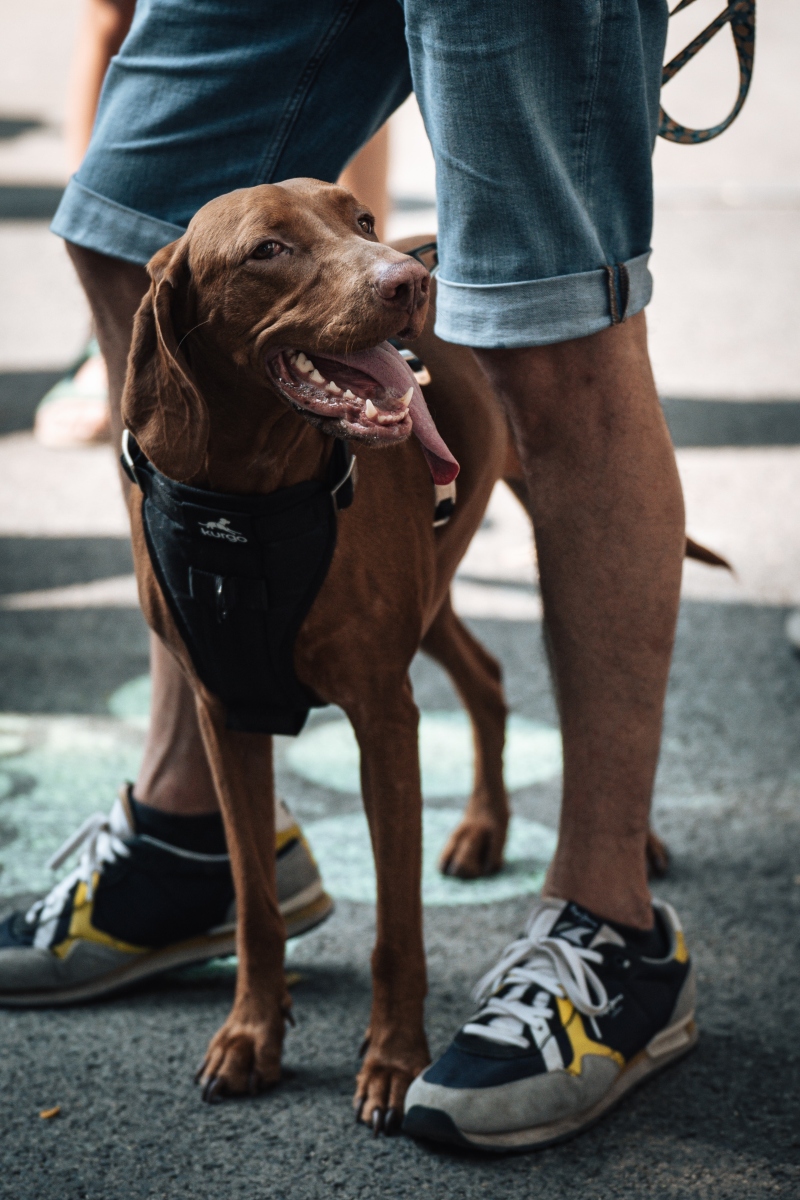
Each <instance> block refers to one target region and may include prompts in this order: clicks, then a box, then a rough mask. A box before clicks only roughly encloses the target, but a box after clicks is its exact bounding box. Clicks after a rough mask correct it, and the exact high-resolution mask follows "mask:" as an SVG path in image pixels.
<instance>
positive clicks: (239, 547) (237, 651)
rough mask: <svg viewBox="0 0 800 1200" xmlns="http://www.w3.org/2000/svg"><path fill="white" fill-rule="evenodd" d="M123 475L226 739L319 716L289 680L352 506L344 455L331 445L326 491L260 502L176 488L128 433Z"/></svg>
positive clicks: (295, 490)
mask: <svg viewBox="0 0 800 1200" xmlns="http://www.w3.org/2000/svg"><path fill="white" fill-rule="evenodd" d="M122 465H123V467H124V468H125V471H126V472H127V474H128V475H129V476H130V478H131V480H132V481H133V482H134V483H135V484H137V485H138V487H140V488H141V490H142V493H143V501H142V521H143V524H144V532H145V537H146V539H147V548H148V550H149V552H150V561H151V562H152V564H153V570H154V571H155V573H156V577H157V579H158V582H159V584H160V585H161V589H162V591H163V593H164V596H165V598H166V600H167V603H168V604H169V607H170V610H171V612H172V616H173V618H174V620H175V624H176V625H177V627H178V630H179V632H180V634H181V637H182V638H183V640H184V642H185V644H186V648H187V650H188V651H189V654H190V656H191V659H192V662H193V663H194V667H195V670H196V671H197V674H198V675H199V677H200V679H201V680H202V681H203V683H204V684H205V686H206V687H207V688H208V689H209V691H210V692H212V693H213V694H214V695H215V696H218V697H219V699H220V700H221V701H222V702H223V704H224V705H225V707H226V709H227V726H228V728H229V729H241V730H247V731H249V732H252V733H284V734H297V733H299V732H300V730H301V729H302V728H303V725H304V724H305V721H306V718H307V717H308V712H309V709H311V708H317V707H321V706H323V705H324V704H325V701H324V700H320V698H319V697H318V696H317V695H315V693H314V692H313V691H311V689H310V688H307V687H305V686H304V685H303V684H302V683H301V682H300V680H299V679H298V678H297V676H296V674H295V670H294V645H295V640H296V638H297V634H298V632H299V630H300V626H301V625H302V623H303V621H304V620H305V617H306V615H307V614H308V611H309V609H310V608H311V605H312V604H313V602H314V600H315V599H316V596H317V594H318V592H319V590H320V588H321V587H322V584H323V582H324V580H325V576H326V575H327V573H328V568H329V567H330V564H331V559H332V558H333V551H334V548H335V546H336V525H337V521H336V512H337V509H340V508H347V507H348V505H350V504H351V503H352V500H353V467H354V465H355V459H354V458H353V452H352V450H351V449H350V446H349V444H348V443H347V442H345V441H340V440H338V439H337V440H336V441H335V442H334V447H333V453H332V454H331V459H330V464H329V466H328V471H327V476H326V478H325V480H324V481H309V482H307V483H298V484H295V485H294V486H293V487H288V488H281V489H280V490H279V491H276V492H271V493H270V494H269V495H266V496H239V495H226V494H224V493H222V492H209V491H205V490H203V489H200V488H195V487H189V486H188V485H187V484H185V483H176V482H175V481H174V480H172V479H168V478H167V477H166V476H165V475H162V474H161V473H160V471H157V470H156V469H155V467H154V466H153V464H152V463H151V462H149V461H148V459H147V458H146V457H145V455H144V454H143V453H142V451H141V450H140V449H139V447H138V446H137V444H136V442H135V441H134V439H133V437H132V436H131V435H130V433H129V432H128V431H127V430H126V432H125V434H124V435H123V453H122Z"/></svg>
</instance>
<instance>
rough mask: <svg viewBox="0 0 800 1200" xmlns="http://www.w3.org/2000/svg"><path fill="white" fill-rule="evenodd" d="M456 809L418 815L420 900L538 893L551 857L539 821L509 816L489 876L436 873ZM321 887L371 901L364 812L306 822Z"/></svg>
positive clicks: (548, 835)
mask: <svg viewBox="0 0 800 1200" xmlns="http://www.w3.org/2000/svg"><path fill="white" fill-rule="evenodd" d="M461 816H462V814H461V812H460V811H459V810H458V809H456V808H426V809H424V811H423V816H422V837H423V848H422V900H423V903H424V904H426V905H430V906H433V907H436V906H441V905H456V904H490V903H493V902H495V901H498V900H510V899H512V898H513V897H514V896H522V895H528V894H530V893H532V892H538V891H539V889H540V888H541V886H542V884H543V882H544V876H545V871H546V869H547V864H548V863H549V862H550V859H551V858H552V856H553V852H554V850H555V846H556V835H555V833H554V831H553V830H552V829H548V828H547V827H546V826H545V825H540V824H539V823H538V821H528V820H526V819H525V818H524V817H512V819H511V827H510V829H509V835H508V842H507V844H506V853H505V858H506V865H505V866H504V867H503V869H502V871H499V872H498V873H497V874H496V875H492V876H490V877H489V878H488V879H469V880H464V879H450V878H448V877H446V876H444V875H442V874H440V872H439V867H438V862H439V855H440V854H441V852H442V849H443V848H444V844H445V842H446V841H447V839H448V837H449V836H450V834H451V832H452V831H453V829H454V828H455V827H456V825H457V824H458V822H459V821H460V820H461ZM305 833H306V836H307V837H308V840H309V842H310V843H311V848H312V850H313V851H314V856H315V858H316V860H317V862H318V864H319V868H320V871H321V872H322V878H323V879H324V881H325V887H326V888H327V890H328V891H329V892H330V893H331V895H333V896H337V897H339V898H340V899H342V900H357V901H361V902H362V903H365V904H373V903H374V902H375V868H374V863H373V857H372V846H371V845H370V840H369V830H368V828H367V821H366V818H365V816H364V814H363V813H349V814H347V815H346V816H339V817H325V818H324V819H323V820H321V821H312V822H310V823H309V824H308V825H306V826H305Z"/></svg>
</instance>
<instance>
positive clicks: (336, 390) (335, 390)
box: [325, 380, 342, 396]
mask: <svg viewBox="0 0 800 1200" xmlns="http://www.w3.org/2000/svg"><path fill="white" fill-rule="evenodd" d="M325 391H326V392H330V393H331V395H332V396H341V394H342V389H341V388H340V387H337V385H336V384H335V383H334V382H333V380H331V381H330V383H326V384H325Z"/></svg>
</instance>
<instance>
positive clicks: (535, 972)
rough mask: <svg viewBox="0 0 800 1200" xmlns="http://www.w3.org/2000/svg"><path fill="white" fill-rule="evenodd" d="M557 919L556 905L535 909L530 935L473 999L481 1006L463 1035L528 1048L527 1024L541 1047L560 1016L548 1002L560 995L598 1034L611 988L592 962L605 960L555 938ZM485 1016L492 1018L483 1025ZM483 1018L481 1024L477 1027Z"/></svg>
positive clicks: (486, 979) (481, 984)
mask: <svg viewBox="0 0 800 1200" xmlns="http://www.w3.org/2000/svg"><path fill="white" fill-rule="evenodd" d="M557 916H558V910H557V909H556V908H554V907H553V906H552V905H544V906H541V907H537V908H535V909H534V911H533V912H532V914H531V917H530V920H529V922H528V927H527V929H526V931H525V934H524V935H523V936H522V937H520V938H517V940H516V941H514V942H512V943H511V944H510V945H509V946H508V947H507V948H506V950H505V952H504V953H503V956H502V958H501V959H500V961H499V962H498V964H497V966H496V967H492V969H491V971H487V973H486V974H485V975H484V976H483V978H482V979H480V980H479V981H478V983H477V984H476V986H475V990H474V992H473V998H474V999H475V1000H476V1001H477V1002H478V1003H479V1004H480V1005H481V1008H480V1010H479V1011H478V1012H477V1013H476V1014H475V1016H474V1017H472V1019H471V1020H470V1022H469V1023H468V1024H467V1025H465V1026H464V1027H463V1029H464V1033H469V1034H473V1035H475V1036H476V1037H481V1038H485V1039H486V1040H487V1041H491V1042H500V1043H504V1044H506V1045H509V1046H519V1047H520V1048H521V1049H523V1050H527V1049H528V1048H529V1046H530V1039H529V1038H526V1037H525V1036H524V1035H523V1029H524V1028H525V1026H528V1027H529V1028H530V1030H531V1032H532V1033H533V1035H534V1038H535V1040H536V1044H537V1045H539V1046H541V1045H542V1041H543V1040H544V1039H545V1038H547V1037H549V1035H550V1029H549V1026H548V1025H547V1021H548V1020H549V1018H551V1017H553V1016H554V1015H555V1014H554V1011H553V1009H552V1007H551V1006H550V1003H549V1002H550V1000H551V998H552V997H553V996H558V997H559V998H560V999H562V1000H565V999H566V1000H570V1001H571V1002H572V1004H573V1005H574V1006H575V1008H576V1009H577V1010H578V1012H580V1013H583V1015H584V1016H586V1017H588V1018H589V1019H590V1020H591V1021H592V1023H593V1024H594V1025H595V1032H597V1033H598V1036H599V1031H598V1030H597V1027H596V1023H595V1021H594V1018H595V1017H599V1016H602V1015H603V1014H604V1013H606V1012H608V1010H609V1008H610V1004H609V999H608V994H607V992H606V989H605V988H604V986H603V984H602V982H601V981H600V980H599V979H598V977H597V975H596V974H595V972H594V971H593V970H592V968H591V966H590V965H589V964H590V963H599V962H602V961H603V956H602V954H598V952H597V951H596V950H586V949H584V948H583V947H582V946H574V945H573V944H572V943H571V942H568V941H565V939H564V938H561V937H551V936H550V930H551V929H552V927H553V924H554V923H555V921H556V919H557ZM536 985H538V986H539V988H540V990H539V991H538V992H537V993H536V995H535V996H534V998H533V1003H522V999H521V998H522V996H523V995H524V994H525V993H526V992H527V991H528V989H529V988H531V987H532V986H536ZM499 991H505V995H504V996H499V995H498V994H497V993H498V992H499ZM486 1017H490V1018H491V1019H490V1020H489V1021H488V1022H486V1023H485V1024H484V1023H483V1022H484V1021H485V1020H486ZM478 1018H480V1019H481V1023H480V1024H477V1023H476V1022H477V1021H478Z"/></svg>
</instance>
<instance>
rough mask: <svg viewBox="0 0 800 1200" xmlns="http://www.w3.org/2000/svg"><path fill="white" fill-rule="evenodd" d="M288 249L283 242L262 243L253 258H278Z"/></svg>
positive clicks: (252, 255) (257, 247) (254, 252)
mask: <svg viewBox="0 0 800 1200" xmlns="http://www.w3.org/2000/svg"><path fill="white" fill-rule="evenodd" d="M285 249H286V247H285V246H284V245H283V243H282V242H262V243H261V245H260V246H256V248H255V250H254V251H253V253H252V254H251V255H250V257H251V258H277V256H278V255H279V254H283V252H284V251H285Z"/></svg>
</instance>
